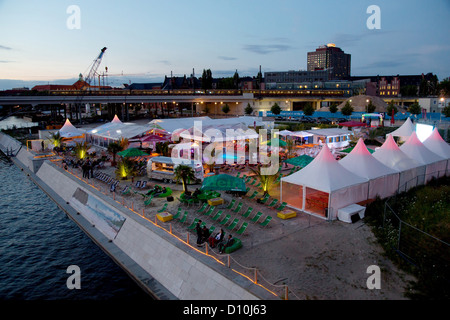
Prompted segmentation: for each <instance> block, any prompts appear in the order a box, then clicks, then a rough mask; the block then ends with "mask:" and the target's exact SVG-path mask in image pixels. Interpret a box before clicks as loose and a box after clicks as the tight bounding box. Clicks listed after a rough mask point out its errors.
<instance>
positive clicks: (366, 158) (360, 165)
mask: <svg viewBox="0 0 450 320" xmlns="http://www.w3.org/2000/svg"><path fill="white" fill-rule="evenodd" d="M339 163H340V164H341V165H342V166H343V167H344V168H346V169H348V170H349V171H351V172H353V173H355V174H357V175H359V176H361V177H364V178H367V179H375V178H378V177H382V176H386V175H390V174H396V173H397V171H395V170H394V169H392V168H389V167H388V166H386V165H384V164H383V163H381V162H380V161H378V160H377V159H376V158H374V157H373V156H372V154H371V153H370V152H369V150H367V147H366V145H365V144H364V140H363V139H361V138H360V139H359V141H358V143H357V144H356V146H355V147H354V148H353V150H352V151H351V152H350V153H349V154H348V155H347V156H345V157H344V158H343V159H341V160H339Z"/></svg>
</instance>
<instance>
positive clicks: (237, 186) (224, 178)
mask: <svg viewBox="0 0 450 320" xmlns="http://www.w3.org/2000/svg"><path fill="white" fill-rule="evenodd" d="M200 189H201V190H213V191H218V190H221V191H241V192H245V191H246V190H247V188H246V186H245V182H244V180H243V179H242V178H238V177H234V176H231V175H229V174H225V173H223V174H218V175H214V176H210V177H206V178H205V179H204V180H203V183H202V187H201V188H200Z"/></svg>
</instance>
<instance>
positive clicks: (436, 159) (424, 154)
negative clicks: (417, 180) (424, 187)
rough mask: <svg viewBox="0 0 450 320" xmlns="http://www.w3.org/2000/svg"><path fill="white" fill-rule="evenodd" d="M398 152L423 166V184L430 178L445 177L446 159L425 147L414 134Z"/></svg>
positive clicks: (414, 133)
mask: <svg viewBox="0 0 450 320" xmlns="http://www.w3.org/2000/svg"><path fill="white" fill-rule="evenodd" d="M400 150H402V151H403V152H404V153H405V154H406V155H407V156H409V157H410V158H412V159H414V160H416V161H417V162H419V163H420V164H422V165H424V166H425V168H426V169H425V183H427V182H428V181H430V180H431V179H432V178H439V177H442V176H444V175H445V170H446V169H447V159H444V158H443V157H441V156H439V155H437V154H436V153H434V152H432V151H431V150H430V149H428V148H427V147H425V146H424V145H423V143H422V142H420V140H419V138H417V135H416V132H413V133H412V134H411V136H410V137H409V139H408V140H407V141H406V142H405V143H404V144H403V145H402V146H401V147H400Z"/></svg>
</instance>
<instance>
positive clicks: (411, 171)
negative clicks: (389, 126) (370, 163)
mask: <svg viewBox="0 0 450 320" xmlns="http://www.w3.org/2000/svg"><path fill="white" fill-rule="evenodd" d="M372 155H373V157H374V158H375V159H377V160H378V161H380V162H381V163H383V164H384V165H386V166H387V167H389V168H392V169H394V170H396V171H398V172H399V174H400V178H399V185H398V188H399V191H400V192H401V191H407V190H409V189H411V188H413V187H415V186H417V185H420V184H424V177H425V166H424V165H422V164H420V163H419V162H417V161H416V160H414V159H412V158H410V157H409V156H407V155H406V154H405V153H404V152H403V151H402V150H400V148H399V147H398V145H397V144H396V143H395V141H394V138H393V137H392V135H390V134H389V135H388V136H387V138H386V141H385V142H384V143H383V145H382V146H381V147H380V148H378V149H376V150H375V152H374V153H373V154H372Z"/></svg>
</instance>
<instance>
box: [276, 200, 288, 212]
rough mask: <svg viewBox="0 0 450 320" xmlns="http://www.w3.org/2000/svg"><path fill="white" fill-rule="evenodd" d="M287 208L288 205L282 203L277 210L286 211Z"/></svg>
mask: <svg viewBox="0 0 450 320" xmlns="http://www.w3.org/2000/svg"><path fill="white" fill-rule="evenodd" d="M286 206H287V203H286V202H283V203H281V205H280V206H279V207H278V208H277V209H276V210H277V211H282V210H284V208H286Z"/></svg>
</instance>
